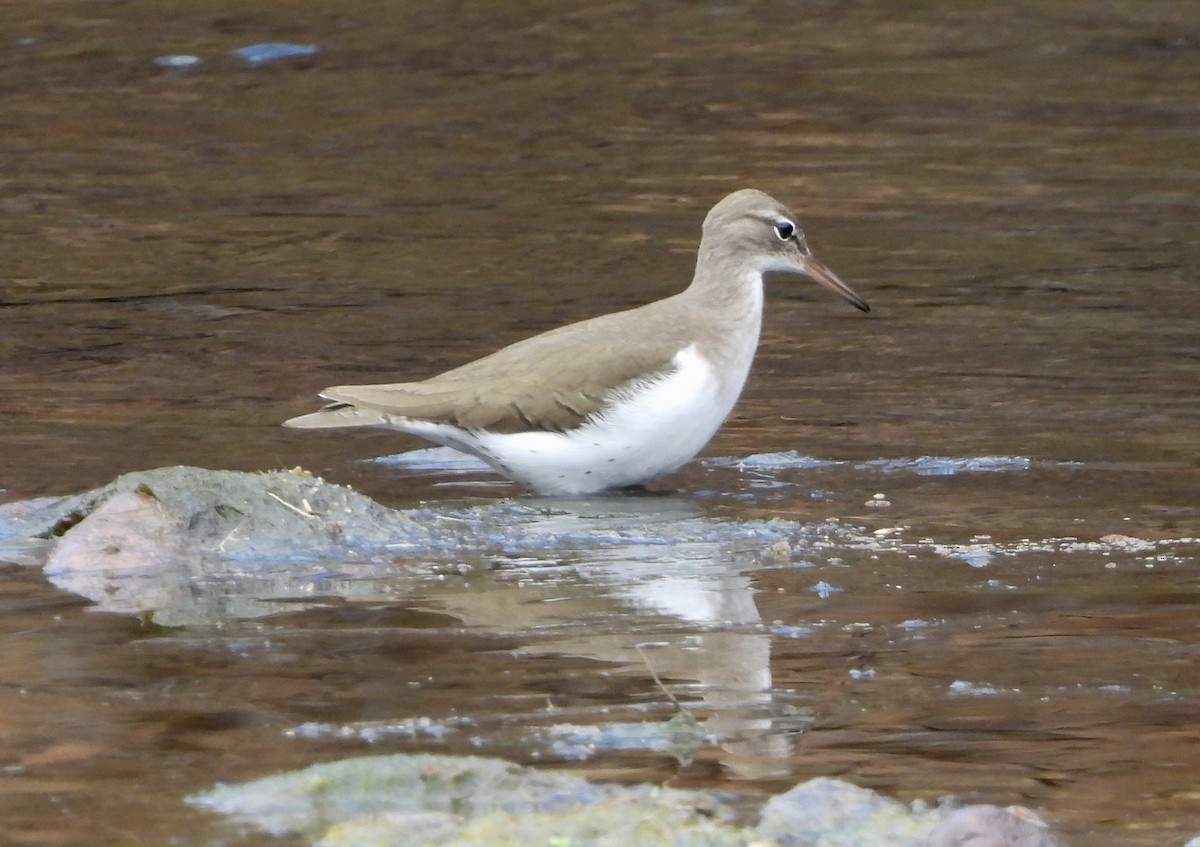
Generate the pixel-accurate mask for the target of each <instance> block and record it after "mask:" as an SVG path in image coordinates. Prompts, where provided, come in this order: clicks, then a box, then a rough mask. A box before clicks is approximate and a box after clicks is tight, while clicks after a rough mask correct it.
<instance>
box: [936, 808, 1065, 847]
mask: <svg viewBox="0 0 1200 847" xmlns="http://www.w3.org/2000/svg"><path fill="white" fill-rule="evenodd" d="M929 847H1062V842H1061V841H1059V840H1058V839H1057V838H1055V837H1054V836H1053V835H1051V834H1050V829H1049V827H1047V826H1046V823H1045V822H1044V821H1043V820H1042V819H1041V818H1039V817H1038V816H1037V815H1035V814H1034V813H1033V812H1031V811H1029V810H1028V809H1024V808H1022V807H1020V806H1010V807H1009V808H1007V809H1001V808H1000V807H999V806H989V805H974V806H964V807H963V808H961V809H955V810H954V811H953V812H951V813H950V814H949V815H947V816H946V819H945V820H944V821H942V823H941V825H940V826H938V828H937V829H936V830H934V832H933V834H932V835H930V836H929Z"/></svg>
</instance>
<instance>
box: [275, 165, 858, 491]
mask: <svg viewBox="0 0 1200 847" xmlns="http://www.w3.org/2000/svg"><path fill="white" fill-rule="evenodd" d="M768 273H789V274H801V275H805V276H808V277H809V278H810V279H812V280H813V281H815V282H817V283H818V284H820V285H822V286H824V287H825V288H827V289H829V290H830V291H832V292H833V293H834V294H836V295H838V296H839V297H841V298H842V299H844V300H846V301H848V302H849V303H851V304H852V305H853V306H855V307H856V308H858V309H859V310H861V311H863V312H869V311H870V307H869V306H868V305H867V302H866V301H865V300H863V298H861V297H859V296H858V295H857V294H856V293H854V291H853V290H851V288H850V287H849V286H848V285H846V283H844V282H842V281H841V279H839V278H838V277H837V276H836V275H835V274H834V273H833V271H831V270H830V269H829V268H828V267H826V266H825V264H824V263H822V262H821V261H820V260H818V259H817V258H816V257H815V256H814V255H813V254H812V251H811V250H810V249H809V247H808V244H807V242H806V240H805V237H804V233H803V231H802V230H801V228H800V223H799V221H798V220H797V218H796V216H795V215H794V214H793V213H792V212H791V211H789V210H788V208H787V207H786V206H784V205H783V204H782V203H780V202H779V201H777V200H775V199H773V198H772V197H771V196H769V195H768V194H765V193H763V192H761V191H758V190H755V189H750V188H745V189H741V190H739V191H735V192H733V193H732V194H729V195H728V196H726V197H725V198H723V199H722V200H720V201H719V202H718V203H717V204H716V205H715V206H713V207H712V209H711V210H710V211H709V212H708V214H707V215H706V216H705V218H704V224H703V227H702V234H701V240H700V246H699V249H698V251H697V256H696V269H695V273H694V274H693V276H692V281H691V284H690V285H688V287H687V288H685V289H684V290H682V291H680V292H678V293H676V294H673V295H671V296H668V297H665V298H663V299H661V300H656V301H654V302H651V303H647V304H645V305H643V306H638V307H636V308H632V309H627V310H624V311H620V312H613V313H611V314H606V315H601V316H599V317H594V318H590V319H588V320H583V321H580V322H578V323H572V324H568V325H566V326H561V327H558V328H557V329H552V330H549V331H547V332H544V333H542V334H540V335H535V336H533V337H531V338H526V339H524V340H522V341H518V342H516V343H514V344H511V345H509V346H507V347H504V348H502V349H500V350H497V351H496V352H494V353H491V354H490V355H487V356H484V357H483V358H481V359H476V360H475V361H472V362H468V363H467V364H464V365H461V366H459V367H456V368H453V369H452V370H448V371H446V372H445V373H442V374H439V375H437V376H433V377H430V378H428V379H425V380H423V381H419V382H397V383H384V384H374V385H339V386H334V387H332V388H326V389H325V390H323V391H321V392H320V395H319V396H320V397H322V398H324V399H325V400H327V401H329V404H328V405H326V406H324V407H323V408H321V409H320V410H319V411H316V412H312V413H309V414H305V415H300V416H299V417H294V418H291V419H289V420H287V421H284V424H283V425H284V426H286V427H291V428H296V429H337V428H346V427H381V428H384V429H392V430H399V431H400V432H405V433H409V434H411V435H415V436H418V437H420V438H423V439H425V440H427V441H430V442H433V443H434V444H439V445H443V446H446V447H451V448H453V449H455V450H459V451H461V452H463V453H469V454H471V455H473V456H476V457H478V458H479V459H482V460H483V461H484V462H486V463H487V464H488V465H490V466H491V467H492V468H493V469H495V470H496V471H497V472H499V473H500V474H502V475H503V476H506V477H508V478H509V479H511V480H513V481H514V482H517V483H519V484H521V485H523V486H525V487H526V488H528V489H530V490H532V491H533V492H534V493H536V494H540V495H545V496H584V495H591V494H597V493H600V492H604V491H608V490H613V489H625V488H637V487H642V486H644V485H645V484H646V483H648V482H652V481H654V480H656V479H658V478H660V477H662V476H665V475H666V474H669V473H671V472H672V471H675V470H677V469H679V468H680V467H682V466H683V465H685V464H686V463H687V462H689V461H691V459H692V458H694V457H695V456H696V454H697V453H699V452H700V450H701V449H703V447H704V446H705V445H706V444H707V443H708V442H709V440H710V439H711V438H712V437H713V435H715V434H716V432H717V430H718V429H719V428H720V427H721V425H722V424H723V423H724V421H725V419H726V417H728V415H729V413H730V412H731V411H732V410H733V407H734V405H735V404H736V403H737V400H738V397H739V396H740V394H741V392H742V388H743V386H744V385H745V383H746V378H747V376H748V374H749V372H750V365H751V362H752V360H753V358H754V354H755V351H756V349H757V347H758V337H759V331H760V328H761V325H762V313H763V287H764V285H763V276H764V274H768Z"/></svg>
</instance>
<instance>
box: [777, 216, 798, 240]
mask: <svg viewBox="0 0 1200 847" xmlns="http://www.w3.org/2000/svg"><path fill="white" fill-rule="evenodd" d="M795 234H796V225H795V224H794V223H792V222H791V221H789V220H787V219H783V220H778V221H775V237H776V238H778V239H779V240H780V241H788V240H790V239H791V238H792V236H794V235H795Z"/></svg>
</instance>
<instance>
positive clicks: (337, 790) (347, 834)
mask: <svg viewBox="0 0 1200 847" xmlns="http://www.w3.org/2000/svg"><path fill="white" fill-rule="evenodd" d="M616 798H620V799H622V800H626V801H633V802H635V804H636V805H638V806H639V807H641V808H654V809H658V810H660V811H661V810H663V809H675V810H678V809H683V810H688V809H690V810H691V811H692V812H695V810H696V809H697V808H703V809H706V810H708V813H712V812H713V810H715V809H716V808H717V804H715V803H714V802H713V801H712V800H710V799H709V798H708V797H707V795H703V794H693V793H691V792H682V791H671V790H666V789H657V788H650V787H646V786H641V787H636V788H624V787H622V786H616V785H595V784H593V783H590V782H588V781H587V780H586V779H583V778H582V777H578V776H573V775H571V774H563V773H555V772H551V771H540V770H534V769H532V768H526V767H521V766H520V765H516V764H513V763H512V762H506V761H503V760H500V759H486V758H481V757H476V756H439V755H429V754H426V755H395V756H363V757H359V758H353V759H345V760H342V761H339V762H330V763H328V764H321V765H314V766H312V767H310V768H305V769H304V770H301V771H294V772H291V773H284V774H279V775H277V776H270V777H265V778H263V779H259V780H255V781H253V782H248V783H242V784H239V785H218V786H217V787H215V788H213V789H212V790H210V791H206V792H204V793H202V794H197V795H195V796H193V797H191V798H189V802H191V803H192V804H194V805H197V806H201V807H203V808H207V809H211V810H213V811H216V812H220V813H222V814H226V815H230V816H232V817H234V818H237V819H238V820H241V821H244V822H246V823H251V824H253V825H255V826H257V827H259V828H260V829H263V830H265V831H266V832H269V833H271V834H273V835H277V836H281V835H286V834H296V833H298V834H302V835H306V836H308V837H310V838H312V839H314V840H315V841H319V842H320V843H329V844H343V843H345V844H349V843H355V844H370V843H379V844H407V843H429V844H440V843H455V842H453V841H445V840H444V839H443V840H440V841H439V840H436V839H435V838H434V835H435V834H436V833H442V834H443V835H444V836H445V838H458V837H460V835H461V833H462V832H464V831H466V830H465V829H464V827H467V825H468V824H470V823H471V822H476V823H478V825H479V826H480V827H483V828H484V829H487V828H489V827H490V826H493V825H498V822H499V821H501V820H511V819H516V818H518V817H520V818H522V819H524V818H525V817H527V816H530V815H541V814H551V813H554V814H558V813H565V812H573V811H577V810H579V809H582V808H584V807H591V806H594V805H595V804H599V803H602V802H604V801H610V800H614V799H616ZM680 814H682V812H681V813H680ZM444 815H451V816H453V818H454V820H455V821H457V826H456V827H455V828H454V829H453V831H450V830H447V829H446V828H445V827H444V826H443V824H445V823H446V820H447V819H446V818H444V817H441V816H444ZM431 816H432V817H431ZM490 816H500V817H491V823H490V824H489V823H488V822H487V820H488V819H489V817H490ZM585 817H586V816H585ZM548 820H549V819H544V820H542V821H541V822H540V823H539V822H532V823H530V826H531V827H535V828H538V827H548V828H551V829H552V828H553V826H554V824H553V823H550V822H548ZM610 823H611V821H610ZM416 824H420V826H418V827H416V828H417V829H419V830H420V832H421V838H423V839H425V840H424V841H417V842H409V841H398V840H395V839H396V838H399V837H400V836H399V835H385V834H384V833H387V832H390V831H392V830H393V829H396V830H401V831H405V832H407V831H409V828H410V827H413V826H414V825H416ZM576 825H578V826H591V825H592V824H591V823H585V822H584V821H583V819H580V820H579V821H577V824H576ZM352 833H353V835H351V834H352ZM367 833H375V835H372V836H371V837H370V839H367ZM405 837H408V836H405ZM473 837H474V836H473ZM327 839H332V840H327ZM347 839H351V840H347ZM354 839H366V840H354ZM389 839H391V840H389ZM696 843H703V842H696ZM713 843H717V842H713ZM722 843H723V842H722Z"/></svg>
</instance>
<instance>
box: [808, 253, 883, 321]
mask: <svg viewBox="0 0 1200 847" xmlns="http://www.w3.org/2000/svg"><path fill="white" fill-rule="evenodd" d="M803 264H804V273H805V274H806V275H807V276H808V278H809V279H811V280H812V281H813V282H816V283H818V284H819V285H822V286H824V287H825V288H828V289H829V290H830V291H832V292H833V293H834V294H836V295H837V296H838V297H841V298H842V299H843V300H846V301H848V302H849V303H851V304H852V305H853V306H854V308H856V309H859V310H861V311H863V312H869V311H871V307H870V306H868V305H867V301H866V300H864V299H862V298H861V297H859V296H858V295H857V294H855V293H854V291H853V290H852V289H851V288H850V286H848V285H846V283H844V282H842V281H841V280H840V279H838V276H837V274H835V273H834V272H833V271H831V270H829V268H827V267H825V263H824V262H822V261H821V260H819V259H817V258H816V257H815V256H805V257H804V261H803Z"/></svg>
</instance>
